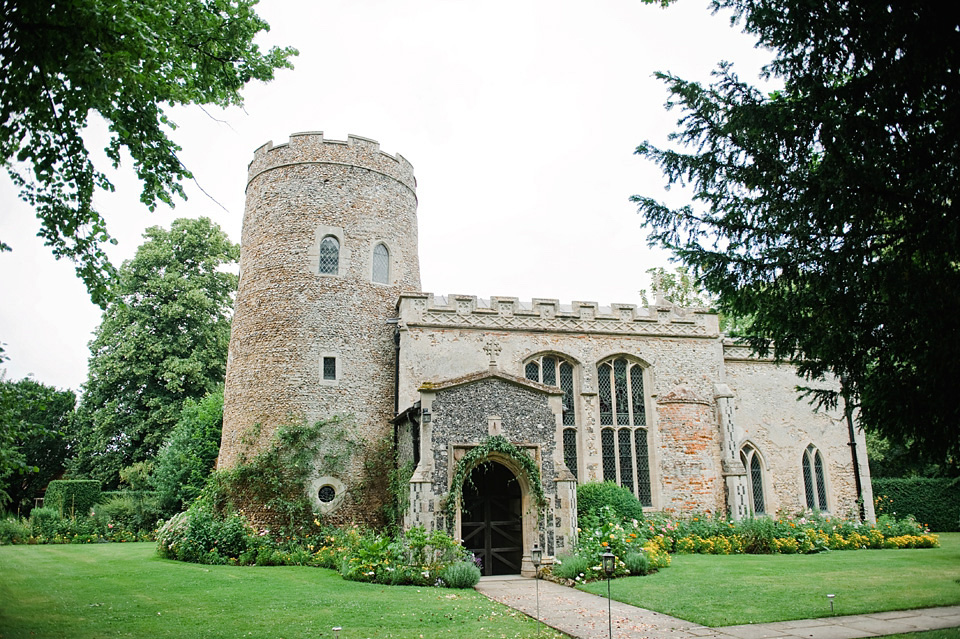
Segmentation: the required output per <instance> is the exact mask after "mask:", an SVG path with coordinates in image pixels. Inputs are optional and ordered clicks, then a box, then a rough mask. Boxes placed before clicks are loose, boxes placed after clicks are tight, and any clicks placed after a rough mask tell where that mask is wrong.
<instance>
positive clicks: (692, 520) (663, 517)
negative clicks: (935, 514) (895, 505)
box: [549, 507, 940, 584]
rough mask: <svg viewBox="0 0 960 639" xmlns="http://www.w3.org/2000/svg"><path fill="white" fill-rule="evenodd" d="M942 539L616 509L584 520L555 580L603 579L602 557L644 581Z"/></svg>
mask: <svg viewBox="0 0 960 639" xmlns="http://www.w3.org/2000/svg"><path fill="white" fill-rule="evenodd" d="M939 545H940V542H939V539H938V537H937V536H936V535H933V534H930V531H929V530H928V529H927V528H926V526H923V525H922V524H920V523H918V522H917V521H916V520H914V519H913V518H912V517H907V518H905V519H900V520H897V519H894V518H893V517H890V516H881V517H880V518H879V520H878V521H877V524H876V525H875V526H874V525H872V524H864V523H859V522H853V521H849V520H845V519H840V518H837V517H832V516H829V515H825V514H821V513H800V514H797V515H793V514H783V515H780V516H777V517H757V518H751V519H746V520H742V521H739V522H735V521H732V520H730V519H727V518H724V517H717V516H714V515H710V514H693V515H689V516H685V517H677V516H675V515H672V514H669V513H653V514H650V515H648V516H647V517H646V518H645V519H643V520H638V519H629V520H625V519H621V518H620V517H619V516H617V514H616V513H615V512H614V510H613V509H612V508H609V507H604V508H602V509H600V511H599V512H598V513H597V515H596V516H590V517H584V520H583V521H582V522H581V528H579V529H578V539H577V545H576V547H575V549H574V551H573V552H572V553H570V554H568V555H566V556H561V557H559V558H558V561H557V562H556V563H555V564H554V565H553V566H552V567H551V569H550V571H549V575H550V577H551V578H553V579H554V580H556V581H559V582H562V583H570V584H575V583H582V582H586V581H591V580H594V579H600V578H604V577H605V576H606V575H605V574H604V572H603V570H602V567H601V565H600V564H601V556H602V555H603V553H606V552H610V553H613V555H614V556H615V557H616V560H615V569H614V572H613V575H612V576H614V577H621V576H626V575H644V574H649V573H651V572H655V571H656V570H660V569H663V568H666V567H667V566H669V565H670V553H674V554H690V553H702V554H712V555H732V554H741V553H748V554H764V553H780V554H810V553H817V552H827V551H832V550H858V549H867V548H874V549H881V548H890V549H892V548H936V547H938V546H939Z"/></svg>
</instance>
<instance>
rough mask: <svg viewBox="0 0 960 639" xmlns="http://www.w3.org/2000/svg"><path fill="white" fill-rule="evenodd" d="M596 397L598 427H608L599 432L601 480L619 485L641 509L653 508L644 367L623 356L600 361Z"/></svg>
mask: <svg viewBox="0 0 960 639" xmlns="http://www.w3.org/2000/svg"><path fill="white" fill-rule="evenodd" d="M597 394H598V396H599V400H600V425H601V426H602V427H603V426H607V427H609V428H602V430H601V431H600V447H601V452H602V460H603V479H604V481H614V482H617V483H619V484H620V485H621V486H624V487H626V488H628V489H629V490H630V492H632V493H633V494H634V495H636V496H637V499H639V500H640V503H642V504H643V505H644V506H652V505H653V499H652V496H651V490H650V456H649V453H648V449H647V428H646V426H647V409H646V403H645V400H644V394H643V367H642V366H640V365H639V364H636V363H633V362H630V361H628V360H627V359H626V358H625V357H617V358H614V359H612V360H608V361H606V362H603V363H602V364H600V365H599V366H597ZM614 426H616V427H617V428H614ZM614 431H616V432H614Z"/></svg>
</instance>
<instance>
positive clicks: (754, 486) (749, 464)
mask: <svg viewBox="0 0 960 639" xmlns="http://www.w3.org/2000/svg"><path fill="white" fill-rule="evenodd" d="M740 461H741V462H743V467H744V468H745V469H746V471H747V498H748V499H749V501H750V507H751V510H752V511H753V513H754V514H756V515H762V514H764V513H765V512H767V507H766V501H765V500H764V497H763V460H762V459H761V458H760V453H758V452H757V449H756V448H754V447H753V446H751V445H750V444H745V445H744V447H743V448H741V449H740Z"/></svg>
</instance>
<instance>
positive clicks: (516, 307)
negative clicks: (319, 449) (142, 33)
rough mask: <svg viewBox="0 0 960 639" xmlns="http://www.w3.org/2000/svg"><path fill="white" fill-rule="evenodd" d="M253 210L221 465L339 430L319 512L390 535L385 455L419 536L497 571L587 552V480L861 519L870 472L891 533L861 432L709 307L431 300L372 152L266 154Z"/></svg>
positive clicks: (661, 498) (384, 166)
mask: <svg viewBox="0 0 960 639" xmlns="http://www.w3.org/2000/svg"><path fill="white" fill-rule="evenodd" d="M246 195H247V200H246V201H247V204H246V209H245V212H244V220H243V235H242V239H241V247H242V248H241V258H240V285H239V290H238V293H237V299H236V309H235V315H234V320H233V332H232V335H231V338H230V351H229V358H228V361H227V379H226V388H225V394H224V425H223V440H222V445H221V452H220V459H219V466H220V467H221V468H224V467H229V466H232V465H234V464H236V463H237V462H238V460H239V458H240V455H241V453H242V452H243V451H245V450H246V449H245V446H247V445H248V444H247V443H246V442H248V441H249V440H248V437H249V436H248V434H249V433H250V432H257V433H258V439H256V440H255V441H254V442H253V444H252V446H253V447H254V448H257V447H265V446H266V445H267V444H268V442H269V439H270V435H271V434H272V433H273V432H274V431H275V429H276V428H277V427H278V426H280V425H282V424H284V423H288V422H290V421H292V420H306V421H308V422H310V423H313V422H316V421H319V420H329V419H331V418H334V417H338V418H339V419H338V420H335V421H332V422H331V423H330V424H329V426H328V428H329V429H330V435H329V446H330V450H331V455H330V456H329V457H330V459H337V460H340V463H337V464H333V463H329V461H328V462H325V461H324V459H321V460H318V463H317V470H316V473H315V476H314V477H313V478H312V481H311V482H310V484H309V485H308V486H306V487H305V489H306V490H307V491H308V494H309V495H310V497H311V499H313V501H314V505H315V507H316V510H317V511H318V512H321V513H323V514H324V516H325V517H326V518H328V520H329V521H340V522H350V521H358V522H368V523H372V522H375V521H376V516H377V515H376V512H377V511H378V506H379V505H382V504H383V503H385V502H386V501H387V500H388V499H389V498H390V496H389V495H387V494H384V489H383V488H382V487H383V486H385V481H384V478H385V477H386V476H387V475H388V474H389V473H390V472H391V471H392V470H394V469H392V468H389V467H383V465H382V463H381V465H380V466H379V467H378V466H377V464H376V463H371V457H370V454H369V451H370V450H384V449H386V450H388V451H389V452H390V455H389V456H388V457H389V458H390V459H395V460H396V462H395V463H396V465H397V467H398V468H401V469H406V471H407V472H406V474H403V473H401V475H402V477H403V480H404V481H405V482H406V481H407V478H409V480H408V486H407V487H406V488H403V492H404V495H403V497H404V499H403V500H402V501H403V502H404V510H405V514H404V517H403V523H404V526H406V527H412V526H421V525H422V526H424V527H425V528H426V529H427V530H432V529H435V528H443V529H447V530H449V531H451V532H452V533H453V534H454V535H455V536H456V537H457V538H460V539H463V541H464V545H465V546H466V547H467V548H469V549H471V550H473V551H474V552H475V553H476V554H477V555H478V556H479V557H480V558H481V560H482V562H483V567H484V572H485V573H486V574H510V573H524V574H530V573H531V572H532V564H531V563H530V549H531V548H532V547H533V546H534V544H537V545H539V546H540V547H541V548H542V549H543V552H544V555H545V556H553V555H556V554H558V553H562V552H564V551H565V550H567V549H569V548H570V547H571V546H572V544H573V543H574V540H575V536H576V531H577V520H576V486H577V484H578V483H582V482H596V481H605V480H606V481H613V482H616V483H618V484H620V485H621V486H624V487H626V488H628V489H629V490H630V491H631V492H632V493H633V494H634V495H636V496H637V498H638V499H639V500H640V501H641V503H642V504H643V505H644V507H645V508H646V509H649V510H651V511H661V510H663V511H673V512H678V513H691V512H712V513H727V514H728V515H729V516H730V517H732V518H734V519H740V518H743V517H748V516H759V515H775V514H776V513H777V512H778V511H781V510H782V511H788V512H797V511H800V510H803V509H814V510H819V511H826V512H830V513H835V514H837V515H842V516H850V515H851V514H853V513H855V512H856V510H857V493H856V483H857V479H856V475H857V474H859V481H860V483H861V484H862V487H863V493H864V494H863V499H864V507H865V509H866V512H867V517H868V518H871V519H872V518H873V509H872V503H873V500H872V495H871V493H870V475H869V468H868V466H867V461H866V460H867V456H866V450H865V445H864V439H863V434H862V432H859V431H856V432H855V433H854V441H853V442H851V440H850V432H849V430H848V427H847V424H846V422H845V420H844V416H843V412H842V410H836V411H825V410H816V411H815V410H814V409H813V408H812V407H811V405H810V404H809V403H807V400H804V399H801V398H799V397H798V394H797V391H796V390H795V389H796V386H797V385H798V384H802V383H804V382H803V380H801V379H800V378H798V376H797V375H796V374H795V372H794V370H793V369H792V368H791V367H790V366H788V365H777V364H774V363H773V362H772V361H768V360H763V359H759V358H757V357H755V356H753V355H752V354H751V352H750V350H749V349H748V348H746V347H744V346H740V345H738V344H736V343H735V342H734V341H733V340H730V339H727V338H725V336H724V335H723V334H722V333H721V332H720V330H719V327H718V322H717V316H716V315H715V314H714V313H712V312H710V311H709V310H707V309H699V308H681V307H677V306H675V305H673V304H670V303H668V302H665V301H664V300H662V299H658V300H657V301H656V302H655V303H654V304H653V305H651V306H647V307H642V306H637V305H634V304H610V305H601V304H598V303H596V302H593V301H570V302H561V301H559V300H555V299H538V298H535V299H532V300H520V299H517V298H512V297H493V298H490V299H480V298H477V297H475V296H469V295H447V296H440V295H434V294H432V293H427V292H423V291H422V290H421V285H420V268H419V259H418V247H417V211H416V209H417V197H416V180H415V179H414V176H413V167H412V166H411V165H410V163H409V162H407V161H406V160H405V159H404V158H403V157H402V156H400V155H394V156H391V155H388V154H386V153H384V152H382V151H380V148H379V145H378V144H377V143H376V142H374V141H372V140H368V139H365V138H361V137H356V136H349V137H348V139H347V141H345V142H342V141H333V140H325V139H324V138H323V134H322V133H298V134H294V135H292V136H291V137H290V140H289V142H288V143H286V144H280V145H276V146H274V145H273V144H272V143H268V144H266V145H264V146H263V147H261V148H259V149H258V150H257V151H256V152H255V154H254V159H253V161H252V162H251V163H250V166H249V172H248V181H247V194H246ZM585 293H588V294H589V291H586V292H585ZM584 299H589V298H584ZM254 427H255V431H254V430H252V429H254ZM245 436H246V437H245ZM851 446H855V447H856V450H857V457H858V459H859V468H856V469H855V468H854V465H853V461H852V460H853V456H852V455H851ZM338 447H339V449H338V450H337V451H336V452H337V454H336V455H334V454H333V452H334V450H335V449H337V448H338ZM324 457H326V456H324ZM378 459H380V458H378ZM478 462H482V463H480V464H479V465H478ZM378 486H379V487H381V488H377V487H378ZM407 490H408V492H407Z"/></svg>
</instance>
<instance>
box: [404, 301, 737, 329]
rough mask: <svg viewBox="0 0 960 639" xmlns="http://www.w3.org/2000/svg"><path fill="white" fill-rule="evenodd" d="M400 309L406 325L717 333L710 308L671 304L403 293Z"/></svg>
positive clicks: (715, 319) (715, 322)
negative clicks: (598, 302) (484, 297)
mask: <svg viewBox="0 0 960 639" xmlns="http://www.w3.org/2000/svg"><path fill="white" fill-rule="evenodd" d="M399 308H400V321H401V325H402V326H408V327H414V326H429V327H432V328H444V327H449V328H475V329H481V330H516V331H550V332H560V333H566V332H572V333H607V334H617V335H658V336H671V337H704V338H716V337H718V335H719V325H718V323H717V316H716V314H715V313H713V312H710V311H708V310H706V309H699V308H697V309H690V308H682V307H679V306H674V305H672V304H668V305H663V306H647V307H644V306H640V307H638V306H637V305H636V304H611V305H610V306H600V305H599V304H597V303H596V302H579V301H575V302H572V303H571V304H561V303H560V301H559V300H556V299H544V298H534V299H533V300H531V301H529V302H521V301H520V300H519V299H518V298H516V297H491V298H490V299H489V300H485V299H482V298H478V297H477V296H475V295H446V296H435V295H433V294H432V293H404V294H403V295H401V296H400V303H399Z"/></svg>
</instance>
